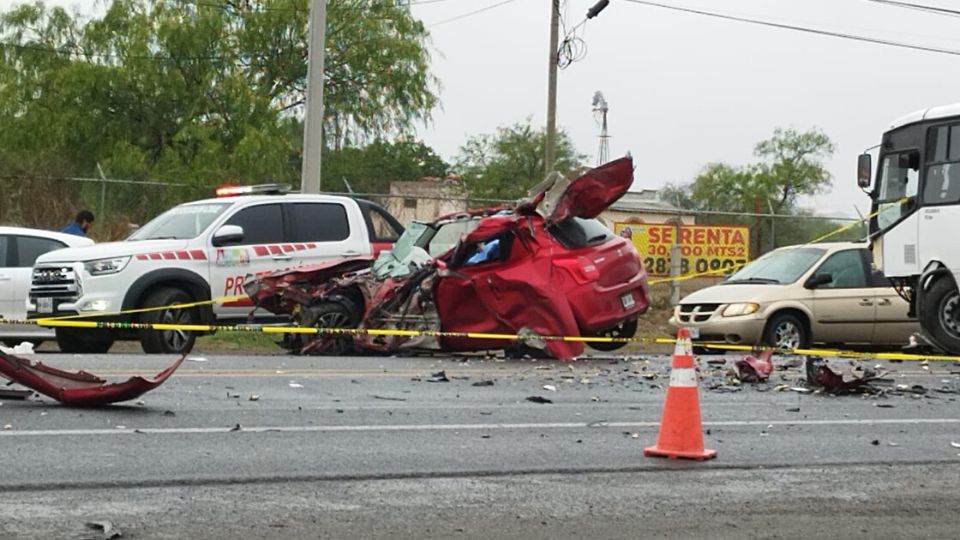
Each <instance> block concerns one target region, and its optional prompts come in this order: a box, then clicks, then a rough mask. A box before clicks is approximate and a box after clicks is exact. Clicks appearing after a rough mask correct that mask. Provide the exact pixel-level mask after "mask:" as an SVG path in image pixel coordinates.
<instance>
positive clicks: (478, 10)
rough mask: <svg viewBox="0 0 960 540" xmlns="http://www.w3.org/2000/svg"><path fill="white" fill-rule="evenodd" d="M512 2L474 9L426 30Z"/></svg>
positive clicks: (432, 25)
mask: <svg viewBox="0 0 960 540" xmlns="http://www.w3.org/2000/svg"><path fill="white" fill-rule="evenodd" d="M513 1H515V0H503V2H498V3H496V4H492V5H489V6H487V7H483V8H480V9H476V10H473V11H470V12H468V13H464V14H462V15H457V16H456V17H451V18H449V19H444V20H442V21H438V22H435V23H431V24H428V25H427V27H428V28H432V27H434V26H440V25H441V24H446V23H448V22H453V21H459V20H460V19H465V18H467V17H470V16H473V15H476V14H478V13H483V12H484V11H489V10H491V9H493V8H498V7H500V6H503V5H506V4H509V3H510V2H513Z"/></svg>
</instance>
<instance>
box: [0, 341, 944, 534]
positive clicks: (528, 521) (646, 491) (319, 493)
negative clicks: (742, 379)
mask: <svg viewBox="0 0 960 540" xmlns="http://www.w3.org/2000/svg"><path fill="white" fill-rule="evenodd" d="M39 359H40V360H42V361H43V362H45V363H49V364H51V365H55V366H57V367H63V368H83V369H86V370H88V371H91V372H93V373H95V374H98V375H101V376H105V377H109V378H125V377H127V376H129V375H132V374H148V373H152V372H156V371H159V370H160V369H162V368H163V367H164V366H165V364H166V363H167V362H169V361H171V360H172V359H171V358H164V357H147V356H141V355H106V356H98V357H94V356H86V357H82V356H67V355H55V354H44V355H40V356H39ZM874 363H876V364H878V365H879V366H880V367H881V368H883V369H888V370H889V371H890V375H888V379H889V380H887V381H886V382H883V383H881V384H880V385H879V386H880V387H881V388H884V389H886V390H887V394H885V395H881V396H859V395H856V396H829V395H824V394H803V393H799V392H795V391H791V390H789V389H786V390H783V391H778V389H777V386H778V385H780V384H786V385H789V386H791V387H799V386H802V382H801V381H800V379H802V375H801V373H800V370H799V369H796V368H794V369H789V370H786V371H777V372H776V373H775V374H774V376H773V377H772V379H771V382H770V383H767V384H761V385H758V386H749V385H748V386H745V387H742V388H741V389H739V390H738V389H737V388H736V387H730V386H723V387H720V388H719V389H717V390H710V389H709V387H711V386H716V385H718V384H720V383H722V382H723V381H722V376H721V375H720V373H721V370H722V369H723V368H720V367H711V366H708V365H707V364H706V363H703V368H704V370H703V373H704V375H705V378H704V380H703V381H702V382H701V392H700V395H701V410H702V415H703V420H704V429H705V431H706V433H707V434H706V436H705V438H706V442H707V445H708V447H710V448H715V449H717V450H718V452H719V456H718V458H717V459H715V460H712V461H708V462H702V463H698V462H687V461H673V460H663V459H653V458H645V457H643V456H642V448H643V447H644V446H647V445H650V444H652V443H653V442H654V441H655V439H656V434H657V423H658V420H659V414H660V408H661V405H662V400H663V393H664V390H663V386H665V384H666V379H667V378H668V371H667V369H666V366H667V365H668V359H667V358H665V357H647V358H641V359H636V358H633V359H623V358H607V359H595V360H590V361H580V362H576V363H573V364H564V363H556V362H544V361H509V362H505V361H496V360H489V359H479V358H473V359H469V360H464V359H453V358H444V359H438V358H412V359H411V358H315V357H309V358H296V357H286V356H262V357H249V356H203V357H200V356H193V357H191V358H190V359H189V360H188V361H187V362H186V363H185V364H184V365H183V366H182V367H181V368H180V370H179V371H178V372H177V374H176V375H174V377H173V378H171V379H170V380H169V381H168V382H167V383H166V384H165V385H164V386H161V387H160V388H158V389H157V390H155V391H153V392H151V393H148V394H146V395H145V396H144V397H143V401H142V402H140V403H137V402H133V403H130V404H127V405H121V406H112V407H106V408H100V409H74V408H67V407H62V406H60V405H58V404H56V403H55V402H53V401H52V400H49V399H47V398H33V399H30V400H27V401H9V400H8V401H4V402H3V404H2V405H0V424H2V425H3V426H4V429H3V430H2V431H0V467H2V469H0V470H2V473H0V538H54V537H56V538H98V537H104V536H103V535H102V534H99V533H98V532H97V531H95V530H93V529H89V528H86V527H85V523H87V522H93V521H98V522H107V521H108V522H110V524H111V525H112V526H113V527H115V528H116V529H118V530H119V531H121V532H122V533H123V538H184V537H204V538H236V537H243V538H273V537H285V538H345V537H361V538H397V537H415V538H450V537H464V538H490V537H497V538H574V537H583V536H585V535H590V536H593V537H598V538H640V537H645V538H646V537H667V536H669V537H702V538H743V537H757V538H774V537H780V538H793V537H801V536H802V537H810V536H817V537H840V536H844V537H850V536H853V537H860V536H862V537H870V538H902V537H905V536H909V537H915V538H921V537H929V538H952V537H957V531H958V530H960V518H958V517H957V514H956V512H954V511H953V509H954V508H956V506H957V505H958V503H960V490H958V489H957V488H958V486H960V448H957V447H955V444H956V443H960V403H958V399H960V395H958V394H957V393H955V392H956V391H958V390H960V366H957V365H955V364H952V363H931V364H930V365H929V366H922V365H920V364H918V363H916V362H905V363H900V364H890V363H887V362H870V363H869V365H871V366H872V365H873V364H874ZM440 371H443V372H445V374H446V377H447V378H448V379H449V381H448V382H439V381H437V380H438V379H440V377H435V376H433V374H435V373H437V372H440ZM434 381H437V382H434ZM486 381H490V382H492V385H490V384H489V383H486V385H484V386H475V384H476V383H481V382H486ZM898 384H899V385H906V387H907V388H911V390H910V391H898V387H897V386H896V385H898ZM915 384H919V385H921V386H922V387H923V389H924V390H925V393H924V394H920V393H914V391H913V390H916V391H919V390H918V389H914V388H912V387H913V385H915ZM545 385H546V386H552V387H555V388H556V389H555V390H551V389H546V388H544V386H545ZM900 388H904V387H900ZM530 396H541V397H545V398H548V399H550V400H551V401H552V403H548V404H538V403H533V402H530V401H528V400H527V399H526V398H527V397H530ZM98 535H99V536H98Z"/></svg>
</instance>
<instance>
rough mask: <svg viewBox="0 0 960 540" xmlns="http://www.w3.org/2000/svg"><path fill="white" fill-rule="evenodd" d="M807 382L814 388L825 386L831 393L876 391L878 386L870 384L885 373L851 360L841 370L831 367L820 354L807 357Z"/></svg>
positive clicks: (825, 389)
mask: <svg viewBox="0 0 960 540" xmlns="http://www.w3.org/2000/svg"><path fill="white" fill-rule="evenodd" d="M806 375H807V384H808V385H810V386H811V387H814V388H823V390H824V391H825V392H827V393H830V394H849V393H855V392H859V393H864V392H866V393H874V392H876V391H877V390H876V388H873V387H872V386H870V384H869V383H870V382H871V381H875V380H878V379H880V378H882V377H883V375H885V374H878V373H877V372H875V371H873V370H872V369H870V368H866V367H864V366H863V365H862V364H859V363H856V362H852V361H851V362H850V363H849V364H848V365H847V366H845V367H844V368H843V369H841V370H840V371H836V370H834V369H833V368H831V367H830V365H829V363H828V362H827V361H826V360H825V359H824V358H822V357H819V356H808V357H807V359H806Z"/></svg>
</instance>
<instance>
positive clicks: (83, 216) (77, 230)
mask: <svg viewBox="0 0 960 540" xmlns="http://www.w3.org/2000/svg"><path fill="white" fill-rule="evenodd" d="M91 225H93V212H91V211H89V210H81V211H79V212H77V217H75V218H73V221H71V222H70V223H68V224H67V226H66V227H64V228H62V229H60V232H62V233H67V234H75V235H77V236H86V235H87V231H88V230H90V226H91Z"/></svg>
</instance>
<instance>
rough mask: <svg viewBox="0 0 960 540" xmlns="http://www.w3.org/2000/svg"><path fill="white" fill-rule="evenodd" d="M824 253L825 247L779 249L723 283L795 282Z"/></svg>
mask: <svg viewBox="0 0 960 540" xmlns="http://www.w3.org/2000/svg"><path fill="white" fill-rule="evenodd" d="M824 253H826V250H825V249H822V248H815V247H798V248H787V249H778V250H776V251H772V252H770V253H767V254H766V255H764V256H763V257H760V258H759V259H757V260H755V261H753V262H752V263H750V264H748V265H746V266H744V267H743V268H741V269H740V270H739V271H737V272H736V273H735V274H733V275H732V276H730V277H729V278H728V279H727V280H726V281H724V282H723V283H724V284H731V283H771V284H776V283H793V282H794V281H796V280H797V279H798V278H799V277H800V276H802V275H803V274H804V273H805V272H806V271H807V270H809V269H810V267H811V266H813V263H815V262H817V261H818V260H819V259H820V257H822V256H823V254H824Z"/></svg>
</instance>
